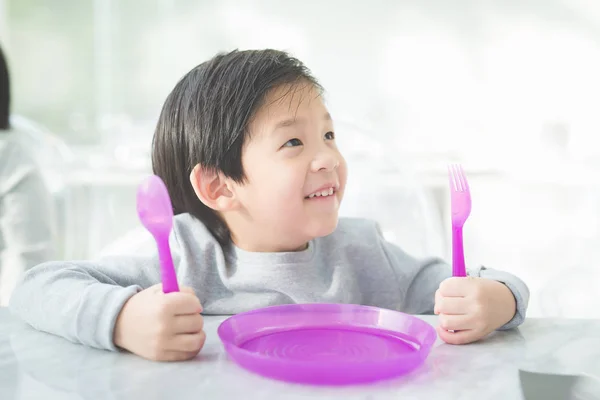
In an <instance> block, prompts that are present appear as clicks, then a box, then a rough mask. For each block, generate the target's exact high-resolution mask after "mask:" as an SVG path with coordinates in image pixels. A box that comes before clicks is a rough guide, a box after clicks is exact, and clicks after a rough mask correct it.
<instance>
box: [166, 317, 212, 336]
mask: <svg viewBox="0 0 600 400" xmlns="http://www.w3.org/2000/svg"><path fill="white" fill-rule="evenodd" d="M170 328H171V333H172V334H182V333H199V332H202V329H204V318H202V316H201V315H200V314H188V315H177V316H175V319H174V320H173V323H172V325H171V327H170Z"/></svg>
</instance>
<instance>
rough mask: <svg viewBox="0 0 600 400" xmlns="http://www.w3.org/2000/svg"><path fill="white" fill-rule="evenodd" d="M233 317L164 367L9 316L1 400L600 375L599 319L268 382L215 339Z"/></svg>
mask: <svg viewBox="0 0 600 400" xmlns="http://www.w3.org/2000/svg"><path fill="white" fill-rule="evenodd" d="M422 318H423V319H424V320H426V321H428V322H431V323H432V324H434V323H435V321H436V317H434V316H423V317H422ZM224 319H225V317H207V318H206V320H207V321H206V332H207V336H208V339H207V342H206V345H205V348H204V349H203V350H202V352H201V353H200V355H199V356H198V357H197V358H196V359H194V360H191V361H188V362H181V363H158V362H150V361H146V360H144V359H142V358H140V357H137V356H134V355H132V354H128V353H112V352H108V351H100V350H95V349H90V348H86V347H83V346H80V345H76V344H72V343H70V342H67V341H66V340H63V339H61V338H58V337H55V336H52V335H49V334H46V333H42V332H38V331H35V330H33V329H32V328H30V327H28V326H26V325H24V324H23V323H21V322H19V321H17V320H16V319H15V318H13V317H11V316H10V314H9V312H8V311H7V310H6V309H0V399H2V400H13V399H15V400H25V399H27V400H34V399H44V400H52V399H60V400H69V399H145V400H146V399H169V400H175V399H195V400H197V399H232V400H234V399H244V400H246V399H306V398H309V396H310V397H312V398H315V399H371V400H374V399H511V400H518V399H521V398H522V395H521V389H520V383H519V368H524V369H528V370H533V371H546V372H559V373H579V372H587V373H591V374H597V373H598V372H600V368H599V367H600V321H597V320H566V319H563V320H560V319H530V320H528V321H527V322H526V323H525V324H524V325H523V326H522V327H521V328H520V329H518V330H514V331H509V332H501V333H496V334H494V335H493V336H491V337H490V338H488V339H487V340H485V341H482V342H480V343H477V344H471V345H467V346H451V345H447V344H443V343H440V342H439V341H438V343H436V345H435V346H434V348H433V350H432V352H431V354H430V356H429V358H428V360H427V362H426V364H425V365H423V366H422V367H420V368H419V369H417V370H415V371H414V372H413V373H411V374H410V375H408V376H405V377H403V378H399V379H395V380H392V381H387V382H381V383H377V384H372V385H367V386H355V387H312V386H302V385H296V384H288V383H284V382H279V381H273V380H269V379H265V378H262V377H260V376H257V375H254V374H252V373H250V372H247V371H246V370H243V369H242V368H240V367H238V366H237V365H236V364H234V363H233V362H232V361H230V360H229V359H228V358H227V355H226V354H225V353H224V351H223V347H222V345H221V343H220V341H219V339H218V337H217V335H216V329H217V327H218V325H219V323H220V322H221V321H223V320H224Z"/></svg>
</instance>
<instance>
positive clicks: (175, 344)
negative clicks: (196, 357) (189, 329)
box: [167, 332, 206, 353]
mask: <svg viewBox="0 0 600 400" xmlns="http://www.w3.org/2000/svg"><path fill="white" fill-rule="evenodd" d="M205 341H206V333H204V332H198V333H183V334H180V335H174V336H173V337H172V339H171V341H170V343H169V344H168V345H167V350H171V351H183V352H186V353H189V352H194V351H195V352H196V353H198V352H199V351H200V350H201V349H202V347H203V346H204V342H205Z"/></svg>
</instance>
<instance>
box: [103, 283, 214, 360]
mask: <svg viewBox="0 0 600 400" xmlns="http://www.w3.org/2000/svg"><path fill="white" fill-rule="evenodd" d="M200 312H202V306H201V305H200V300H198V297H196V295H195V294H194V291H193V290H192V289H190V288H182V289H181V291H180V292H173V293H167V294H165V293H163V292H162V285H161V284H158V285H154V286H152V287H150V288H148V289H146V290H143V291H141V292H139V293H137V294H135V295H134V296H132V297H131V298H130V299H129V300H128V301H127V302H126V303H125V305H124V306H123V309H122V310H121V312H120V313H119V316H118V317H117V322H116V324H115V333H114V338H113V340H114V343H115V345H116V346H117V347H120V348H123V349H125V350H129V351H130V352H132V353H135V354H137V355H139V356H142V357H144V358H146V359H149V360H153V361H182V360H188V359H190V358H193V357H195V356H196V355H197V354H198V352H199V351H200V350H201V349H202V347H203V346H204V342H205V340H206V334H205V333H204V331H203V330H202V329H203V328H204V320H203V318H202V315H200Z"/></svg>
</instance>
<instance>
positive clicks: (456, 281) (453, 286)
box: [439, 277, 471, 297]
mask: <svg viewBox="0 0 600 400" xmlns="http://www.w3.org/2000/svg"><path fill="white" fill-rule="evenodd" d="M470 285H471V279H470V278H468V277H467V278H459V277H452V278H448V279H445V280H444V281H442V283H441V284H440V288H439V291H440V294H441V295H442V296H443V297H464V296H466V295H467V294H468V288H469V286H470Z"/></svg>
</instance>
